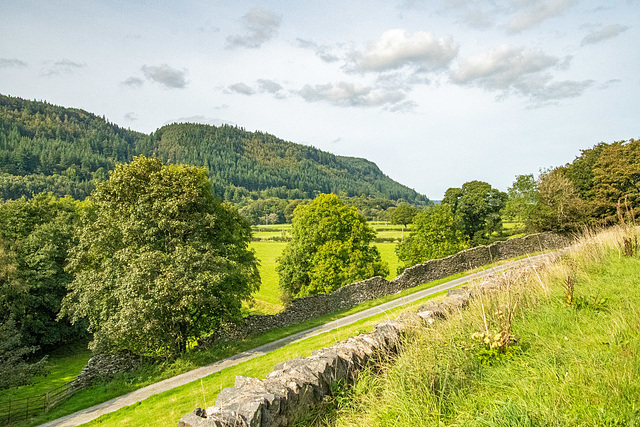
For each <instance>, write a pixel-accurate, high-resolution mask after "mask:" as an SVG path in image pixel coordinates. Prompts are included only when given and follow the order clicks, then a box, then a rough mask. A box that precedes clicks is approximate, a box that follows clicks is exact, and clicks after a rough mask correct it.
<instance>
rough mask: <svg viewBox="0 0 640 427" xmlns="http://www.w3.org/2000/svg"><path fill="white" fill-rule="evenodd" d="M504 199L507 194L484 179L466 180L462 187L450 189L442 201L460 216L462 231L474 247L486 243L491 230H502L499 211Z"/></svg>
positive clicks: (490, 238) (494, 231)
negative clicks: (483, 180)
mask: <svg viewBox="0 0 640 427" xmlns="http://www.w3.org/2000/svg"><path fill="white" fill-rule="evenodd" d="M507 198H508V196H507V193H505V192H502V191H500V190H498V189H495V188H492V187H491V185H489V184H488V183H486V182H482V181H469V182H465V183H464V184H462V187H461V188H449V189H448V190H447V191H446V192H445V195H444V199H443V200H442V203H443V204H447V205H449V206H451V208H452V211H453V213H454V214H459V215H460V217H461V218H462V223H463V226H464V230H465V234H466V235H467V237H468V238H469V240H470V242H471V244H472V245H473V246H475V245H481V244H485V243H489V242H490V241H491V240H492V235H493V234H494V233H497V234H501V233H502V219H501V217H500V211H501V210H502V209H503V208H504V206H505V204H506V202H507Z"/></svg>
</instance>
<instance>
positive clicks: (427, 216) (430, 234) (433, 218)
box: [396, 204, 469, 273]
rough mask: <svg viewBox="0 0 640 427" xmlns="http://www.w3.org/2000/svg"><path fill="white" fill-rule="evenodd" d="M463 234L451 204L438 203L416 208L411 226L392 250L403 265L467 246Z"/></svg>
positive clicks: (402, 267) (439, 256)
mask: <svg viewBox="0 0 640 427" xmlns="http://www.w3.org/2000/svg"><path fill="white" fill-rule="evenodd" d="M468 247H469V244H468V243H467V237H466V236H465V234H464V228H463V224H462V219H461V218H460V215H454V214H453V211H452V209H451V206H449V205H446V204H442V205H435V206H432V207H429V208H427V209H425V210H423V211H420V212H419V213H418V214H417V215H416V216H415V219H414V221H413V230H412V231H411V234H410V235H409V237H408V238H407V240H406V241H404V242H403V243H400V244H398V245H397V246H396V254H397V255H398V259H400V261H402V262H403V265H401V266H400V267H398V273H401V272H402V270H404V269H405V268H407V267H411V266H414V265H416V264H420V263H423V262H425V261H428V260H430V259H435V258H442V257H445V256H447V255H452V254H454V253H456V252H459V251H461V250H463V249H467V248H468Z"/></svg>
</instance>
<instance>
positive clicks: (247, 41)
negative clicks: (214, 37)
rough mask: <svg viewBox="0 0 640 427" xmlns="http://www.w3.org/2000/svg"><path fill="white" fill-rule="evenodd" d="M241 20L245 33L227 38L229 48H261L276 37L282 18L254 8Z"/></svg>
mask: <svg viewBox="0 0 640 427" xmlns="http://www.w3.org/2000/svg"><path fill="white" fill-rule="evenodd" d="M241 20H242V24H243V27H244V32H243V33H242V34H237V35H234V36H229V37H227V48H236V47H247V48H252V49H256V48H259V47H260V46H262V45H263V44H264V43H265V42H267V41H269V40H271V39H272V38H273V37H275V36H276V34H277V33H278V28H279V27H280V23H281V21H282V18H281V17H279V16H277V15H274V14H273V13H271V12H268V11H266V10H263V9H259V8H253V9H251V10H250V11H249V12H247V13H246V14H245V15H244V16H243V17H242V18H241Z"/></svg>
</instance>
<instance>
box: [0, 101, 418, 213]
mask: <svg viewBox="0 0 640 427" xmlns="http://www.w3.org/2000/svg"><path fill="white" fill-rule="evenodd" d="M139 154H142V155H145V156H148V157H154V156H155V157H159V158H160V159H162V160H163V161H165V162H167V163H173V164H178V163H180V164H191V165H195V166H204V167H206V168H207V169H208V170H209V179H210V181H211V184H212V186H213V191H214V194H215V195H217V196H219V197H221V198H222V199H223V200H224V201H229V202H233V203H235V204H240V205H243V204H249V203H250V202H251V201H254V200H258V199H281V200H294V199H312V198H314V197H315V196H317V195H318V194H320V193H335V194H340V195H342V196H346V197H363V198H372V199H380V200H386V201H395V202H407V203H411V204H416V205H425V204H429V200H428V198H427V197H425V196H423V195H421V194H418V193H417V192H416V191H414V190H412V189H410V188H408V187H406V186H404V185H402V184H399V183H397V182H395V181H393V180H392V179H391V178H389V177H387V176H386V175H384V174H383V173H382V171H380V169H379V168H378V167H377V166H376V165H375V164H374V163H372V162H370V161H367V160H365V159H360V158H353V157H343V156H336V155H334V154H331V153H327V152H324V151H321V150H318V149H316V148H313V147H309V146H305V145H301V144H294V143H291V142H287V141H283V140H281V139H279V138H277V137H275V136H273V135H269V134H266V133H262V132H247V131H245V130H244V129H242V128H238V127H232V126H226V125H225V126H221V127H215V126H208V125H199V124H187V123H182V124H172V125H167V126H164V127H162V128H160V129H158V130H157V131H156V132H154V133H152V134H150V135H146V134H142V133H138V132H133V131H131V130H127V129H123V128H120V127H118V126H117V125H115V124H113V123H110V122H108V121H107V120H106V119H105V118H104V117H98V116H96V115H94V114H91V113H87V112H86V111H83V110H79V109H73V108H64V107H58V106H55V105H51V104H49V103H46V102H38V101H28V100H24V99H21V98H16V97H10V96H4V95H0V199H5V200H7V199H17V198H20V197H21V196H25V197H27V198H29V197H31V196H32V195H33V194H37V193H41V192H51V193H53V194H54V195H56V196H59V197H62V196H64V195H71V196H73V197H74V198H75V199H78V200H83V199H84V198H85V197H87V196H88V195H89V194H90V193H91V191H92V189H93V188H94V185H95V182H96V181H104V180H106V179H107V177H108V171H110V170H113V169H114V167H115V164H116V163H124V162H128V161H131V159H132V158H133V156H135V155H139Z"/></svg>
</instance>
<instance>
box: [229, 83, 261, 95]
mask: <svg viewBox="0 0 640 427" xmlns="http://www.w3.org/2000/svg"><path fill="white" fill-rule="evenodd" d="M227 89H228V90H229V92H233V93H239V94H241V95H247V96H251V95H254V94H255V93H256V91H255V89H253V88H252V87H250V86H249V85H247V84H245V83H234V84H232V85H229V86H227Z"/></svg>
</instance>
